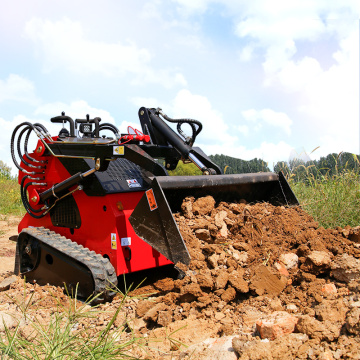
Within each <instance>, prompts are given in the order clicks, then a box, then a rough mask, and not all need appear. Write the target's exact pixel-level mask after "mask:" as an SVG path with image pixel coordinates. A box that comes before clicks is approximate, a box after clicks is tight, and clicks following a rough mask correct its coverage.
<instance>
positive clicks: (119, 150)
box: [113, 146, 124, 155]
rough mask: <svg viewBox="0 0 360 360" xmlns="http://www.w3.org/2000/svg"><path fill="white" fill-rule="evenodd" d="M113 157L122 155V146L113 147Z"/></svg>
mask: <svg viewBox="0 0 360 360" xmlns="http://www.w3.org/2000/svg"><path fill="white" fill-rule="evenodd" d="M113 155H124V147H123V146H113Z"/></svg>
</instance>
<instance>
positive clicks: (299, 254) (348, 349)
mask: <svg viewBox="0 0 360 360" xmlns="http://www.w3.org/2000/svg"><path fill="white" fill-rule="evenodd" d="M174 218H175V220H176V222H177V224H178V227H179V230H180V232H181V234H182V236H183V239H184V241H185V243H186V245H187V248H188V250H189V253H190V255H191V259H192V260H191V263H190V266H189V267H188V268H187V267H185V266H184V265H183V264H177V266H178V267H179V268H180V269H181V270H183V272H184V273H185V276H184V278H182V279H177V280H174V279H172V278H163V279H161V280H158V281H156V282H155V283H154V284H152V285H150V286H149V285H148V286H144V287H140V288H138V289H137V290H135V291H133V292H132V293H131V294H130V295H131V296H133V298H131V299H129V300H128V302H127V303H126V304H125V305H126V306H125V307H124V308H123V310H122V311H121V312H120V314H119V315H118V319H119V320H118V321H117V322H116V323H115V325H113V326H123V324H124V321H125V320H126V321H125V322H126V324H127V325H126V326H128V327H129V328H131V329H132V331H133V332H134V333H135V335H137V336H142V337H144V338H146V339H148V340H147V341H149V343H150V342H151V339H154V338H164V339H165V340H166V341H164V342H162V343H154V344H153V343H152V344H151V347H152V349H153V350H151V351H150V354H151V356H152V357H153V358H163V359H168V358H173V359H175V358H181V359H216V358H218V359H232V358H234V359H236V358H237V357H238V358H240V359H285V358H289V359H290V358H300V359H360V355H359V354H360V336H359V331H360V296H359V290H360V229H359V228H354V229H352V228H350V227H347V228H345V229H342V228H337V229H324V228H322V227H319V226H318V223H317V222H315V221H314V220H313V218H312V217H311V216H309V215H308V214H307V213H306V212H304V211H303V210H302V209H301V208H300V207H289V208H288V207H283V206H281V207H275V206H272V205H270V204H268V203H259V204H255V205H249V204H245V203H239V204H235V203H225V202H222V203H220V204H215V201H214V199H213V198H212V197H210V196H208V197H205V198H200V199H197V200H195V199H194V198H186V199H185V200H184V202H183V205H182V212H181V213H178V214H174ZM22 287H23V285H22V284H21V281H20V280H19V281H18V282H17V283H15V284H13V285H12V289H10V290H8V291H6V292H4V293H2V294H0V301H4V296H5V293H9V292H11V291H13V293H12V295H16V294H17V295H16V296H19V294H20V292H21V291H23V289H22ZM29 289H30V291H32V292H34V291H35V293H38V292H41V299H43V298H44V296H45V295H44V294H45V293H46V292H47V290H48V289H46V288H41V287H39V286H37V285H28V290H29ZM51 289H52V292H54V291H59V292H60V290H55V288H51ZM145 293H147V294H148V293H151V294H152V295H151V296H150V297H147V298H145V299H139V298H138V296H141V295H144V294H145ZM59 296H60V295H59ZM135 296H137V297H135ZM61 299H63V298H62V297H61ZM42 301H43V302H44V301H45V300H42ZM64 301H65V300H64ZM118 303H120V299H115V300H114V302H113V303H112V304H104V305H102V306H101V307H100V309H103V310H105V311H106V312H105V313H104V315H103V316H102V317H101V319H97V318H95V319H93V320H92V322H91V324H90V323H87V321H88V320H86V319H84V320H83V323H81V324H79V328H80V329H81V327H82V326H84V327H85V326H90V327H92V328H93V329H94V331H97V330H98V329H100V328H101V327H104V326H106V324H107V323H108V322H109V320H110V316H111V315H112V314H113V313H114V308H115V307H116V304H118ZM43 306H44V304H43ZM48 308H52V305H51V301H50V302H49V306H48ZM34 309H35V310H34V311H35V312H36V311H40V310H41V309H40V307H38V305H36V306H35V307H34ZM0 310H1V309H0ZM11 310H12V311H15V308H14V309H13V308H11ZM106 314H107V315H106ZM169 334H171V339H170V337H169ZM208 338H223V339H224V344H226V346H223V347H220V350H219V351H220V352H219V351H218V350H216V349H218V348H216V346H215V345H214V343H213V342H209V341H208V340H206V339H208ZM227 339H230V346H229V344H228V343H226V341H227ZM266 339H268V340H266ZM225 340H226V341H225ZM181 343H184V344H186V345H192V346H191V347H190V348H189V349H187V350H184V347H183V346H182V345H181ZM199 343H201V346H200V345H199ZM193 344H194V345H193ZM195 344H197V345H195ZM211 344H212V345H211ZM217 346H218V345H217ZM229 348H230V351H229V350H228V349H229ZM155 349H157V350H155ZM216 351H218V352H217V353H216ZM194 354H195V355H194ZM147 356H149V355H147ZM169 356H170V357H169ZM226 356H227V357H226ZM231 356H233V357H231Z"/></svg>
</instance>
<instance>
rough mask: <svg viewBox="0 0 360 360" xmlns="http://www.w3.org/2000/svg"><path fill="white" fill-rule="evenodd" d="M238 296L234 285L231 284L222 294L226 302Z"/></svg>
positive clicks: (222, 298)
mask: <svg viewBox="0 0 360 360" xmlns="http://www.w3.org/2000/svg"><path fill="white" fill-rule="evenodd" d="M235 296H236V291H235V289H234V288H233V287H231V286H229V287H228V288H227V289H226V290H225V292H224V293H223V294H222V295H221V300H223V301H225V302H229V301H231V300H234V299H235Z"/></svg>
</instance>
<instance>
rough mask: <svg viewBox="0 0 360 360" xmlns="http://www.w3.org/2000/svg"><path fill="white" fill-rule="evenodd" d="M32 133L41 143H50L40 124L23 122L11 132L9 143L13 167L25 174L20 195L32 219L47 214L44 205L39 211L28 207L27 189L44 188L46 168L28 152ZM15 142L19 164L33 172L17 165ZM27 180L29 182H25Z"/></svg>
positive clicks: (45, 131)
mask: <svg viewBox="0 0 360 360" xmlns="http://www.w3.org/2000/svg"><path fill="white" fill-rule="evenodd" d="M20 129H21V131H20V133H19V136H18V139H17V141H15V139H16V134H17V132H18V131H19V130H20ZM32 132H35V134H36V135H37V137H38V138H39V139H40V140H41V141H42V142H43V141H44V139H48V140H50V141H52V139H51V136H50V134H49V132H48V131H47V129H46V128H45V127H44V126H43V125H42V124H39V123H36V124H31V123H29V122H23V123H21V124H20V125H18V126H17V127H16V128H15V129H14V131H13V134H12V136H11V141H10V149H11V157H12V160H13V162H14V164H15V166H16V167H17V168H18V169H19V170H20V172H21V173H23V174H25V175H24V176H23V178H22V179H21V183H20V195H21V200H22V202H23V204H24V207H25V210H26V211H27V212H28V213H29V214H30V215H31V216H33V217H34V218H42V217H43V216H45V215H46V213H47V212H48V207H47V206H46V205H45V206H43V207H42V208H41V209H35V208H33V207H32V206H31V205H30V203H29V200H28V198H27V189H28V187H29V186H32V185H34V186H46V183H45V182H43V180H44V179H45V178H44V173H45V168H46V161H44V160H36V159H34V158H33V157H31V156H30V155H29V152H28V143H29V138H30V135H31V133H32ZM25 133H26V136H25V139H24V143H23V148H24V153H22V151H21V143H22V139H23V136H24V134H25ZM15 142H16V150H17V154H18V156H19V158H20V164H21V163H22V164H24V165H25V166H26V167H27V168H30V169H33V171H29V170H26V169H25V168H23V167H21V165H20V164H19V163H18V161H17V159H16V156H15ZM27 180H30V181H28V182H27Z"/></svg>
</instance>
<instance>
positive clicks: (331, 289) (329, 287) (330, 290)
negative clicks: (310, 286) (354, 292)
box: [321, 283, 337, 295]
mask: <svg viewBox="0 0 360 360" xmlns="http://www.w3.org/2000/svg"><path fill="white" fill-rule="evenodd" d="M321 291H322V292H323V293H324V294H326V295H330V294H336V293H337V288H336V286H335V284H334V283H329V284H325V285H324V286H323V287H322V288H321Z"/></svg>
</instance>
